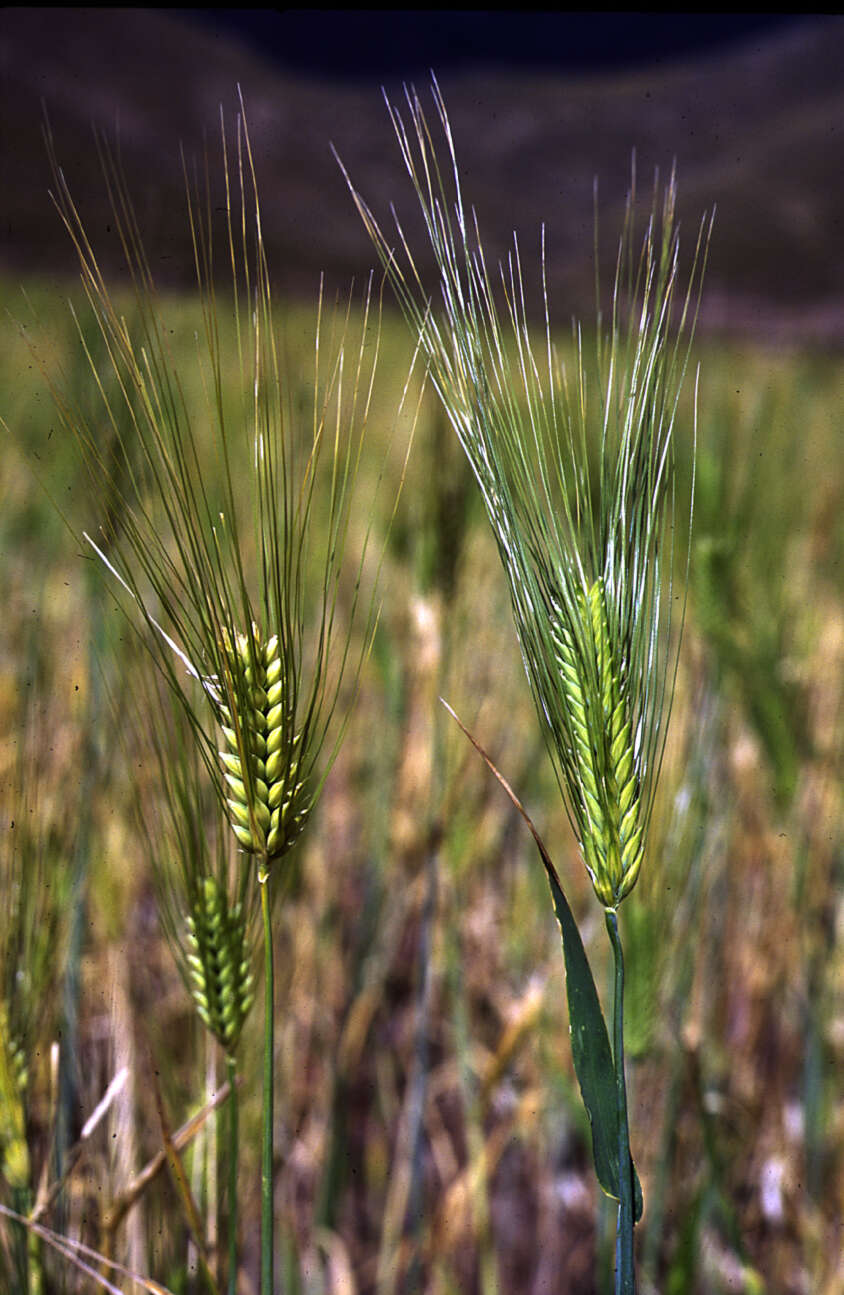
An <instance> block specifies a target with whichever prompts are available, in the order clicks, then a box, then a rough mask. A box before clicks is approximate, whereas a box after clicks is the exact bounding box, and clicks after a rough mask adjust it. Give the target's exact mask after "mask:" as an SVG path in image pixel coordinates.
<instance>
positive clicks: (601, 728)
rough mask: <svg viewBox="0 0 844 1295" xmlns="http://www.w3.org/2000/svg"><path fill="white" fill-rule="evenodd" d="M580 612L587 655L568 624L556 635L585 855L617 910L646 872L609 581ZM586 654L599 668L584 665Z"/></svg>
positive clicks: (603, 896) (598, 584)
mask: <svg viewBox="0 0 844 1295" xmlns="http://www.w3.org/2000/svg"><path fill="white" fill-rule="evenodd" d="M579 604H580V612H581V615H582V616H583V617H584V624H583V625H582V626H581V629H582V630H584V631H585V632H583V633H581V634H579V635H578V641H579V643H580V644H581V648H580V652H578V651H576V650H575V646H574V641H573V637H572V633H571V630H570V628H569V627H568V625H566V624H565V623H564V622H563V621H562V619H561V620H560V622H559V623H558V624H557V625H555V627H554V629H553V630H552V635H553V640H554V644H555V647H556V649H557V664H558V666H559V669H560V673H561V676H562V681H563V689H564V693H565V698H566V704H567V706H568V713H569V732H570V736H571V742H572V749H571V752H570V754H571V758H572V766H573V768H574V770H575V773H576V779H575V784H576V785H575V786H574V787H573V788H572V789H571V790H572V794H573V799H574V800H575V802H576V803H575V804H574V806H573V808H574V811H575V817H576V819H577V822H578V826H579V828H580V832H581V849H582V851H583V856H584V861H585V863H586V867H587V869H588V870H589V874H590V876H591V878H592V884H593V886H594V888H595V893H596V894H597V896H598V898H599V899H600V901H601V903H602V904H603V905H604V906H605V907H606V908H614V907H615V906H616V905H617V904H618V903H620V901H621V900H622V899H623V898H624V896H625V895H627V894H629V892H630V891H631V890H632V888H633V886H634V885H635V883H636V878H637V877H638V875H639V870H640V868H641V865H642V857H643V854H644V848H643V843H642V826H641V823H640V796H639V780H638V776H637V773H636V768H635V764H634V760H633V746H632V738H631V725H630V717H629V714H628V708H627V703H626V700H625V698H624V695H623V689H622V686H621V680H620V676H621V671H620V668H619V664H618V660H617V653H616V652H615V651H614V650H613V645H612V643H611V639H610V632H609V625H608V622H607V612H606V598H605V593H604V585H603V581H601V580H596V581H595V582H594V584H593V585H592V586H591V587H590V589H589V592H588V594H586V595H585V596H584V595H581V596H580V598H579ZM584 652H586V653H588V655H589V657H590V658H591V660H589V661H584V659H583V655H582V654H583V653H584ZM596 687H597V694H596Z"/></svg>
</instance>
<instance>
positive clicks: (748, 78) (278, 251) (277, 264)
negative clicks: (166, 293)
mask: <svg viewBox="0 0 844 1295" xmlns="http://www.w3.org/2000/svg"><path fill="white" fill-rule="evenodd" d="M326 21H330V16H329V15H327V16H326ZM525 21H526V22H529V21H530V18H529V17H527V18H526V19H525ZM842 68H844V20H842V19H840V18H813V19H807V20H806V22H805V24H803V25H799V26H796V27H793V28H790V29H788V30H786V31H782V32H777V33H774V34H773V35H767V36H765V37H764V39H762V40H760V39H759V38H756V39H754V40H752V41H746V42H745V43H744V44H742V45H738V46H734V47H732V48H731V49H730V50H729V51H728V52H727V53H723V52H721V53H717V54H713V53H711V52H710V53H708V54H707V55H706V56H703V57H700V58H698V59H696V60H691V61H686V62H684V63H682V64H679V65H675V66H673V67H667V66H666V65H665V63H660V64H658V65H655V66H654V68H653V69H652V70H650V71H646V72H638V73H635V74H632V75H631V74H626V73H623V74H619V73H614V74H611V75H610V74H607V75H601V76H599V77H594V76H593V77H589V78H587V77H579V78H576V77H562V76H558V77H550V76H548V75H542V76H529V75H526V74H524V73H522V72H520V73H518V74H511V75H503V74H501V73H499V72H494V73H493V72H490V71H486V72H485V71H484V70H483V69H482V68H479V69H478V70H476V71H474V72H462V73H460V74H459V75H452V76H447V77H443V79H442V84H443V89H444V92H445V95H446V99H447V102H448V105H449V112H450V115H451V119H452V123H453V126H454V131H455V136H456V140H457V145H458V149H459V152H460V156H461V159H462V169H463V173H464V179H465V183H466V187H467V191H468V192H467V196H468V197H469V198H470V199H471V200H472V201H473V202H474V203H475V204H476V205H477V208H478V210H479V212H480V213H481V219H482V225H483V229H484V233H485V241H486V243H487V250H488V251H496V252H500V251H502V250H503V249H504V248H505V247H506V245H507V241H508V238H509V235H510V231H511V230H512V229H514V228H517V229H518V230H519V233H520V239H521V243H522V248H523V251H524V254H525V257H526V259H528V255H529V253H530V254H532V253H533V252H534V249H536V248H537V247H538V237H539V234H538V231H539V227H540V224H541V223H542V222H543V221H544V222H545V224H546V226H547V231H548V247H549V258H550V267H551V287H552V300H553V303H554V305H555V307H556V311H557V312H558V313H562V314H563V315H564V316H565V315H567V314H568V313H570V312H571V311H573V310H578V311H581V310H584V309H587V310H588V308H589V304H590V300H591V283H592V272H591V265H590V261H589V253H590V249H591V246H592V218H593V217H592V211H593V204H592V184H593V177H596V176H597V177H598V181H599V186H600V194H601V215H602V228H603V230H604V232H605V233H606V234H607V236H609V235H610V233H612V232H613V231H614V230H615V229H616V228H617V223H618V216H619V212H620V207H621V203H622V201H623V195H624V189H625V186H626V184H627V181H628V178H629V174H630V159H631V154H632V151H633V150H634V149H635V150H636V155H637V165H638V174H639V183H640V187H641V188H642V189H647V188H648V187H649V185H650V181H651V177H652V174H653V169H654V167H655V166H657V165H658V166H660V167H661V169H662V170H663V172H664V171H665V170H666V169H667V168H669V167H670V165H671V163H672V160H673V159H675V158H676V161H677V166H678V171H679V178H680V195H681V213H682V215H683V216H684V219H685V223H686V228H687V230H688V237H689V238H691V235H692V231H693V228H694V225H695V223H696V221H697V218H698V216H699V213H700V212H701V211H702V210H703V209H704V208H705V207H708V206H711V204H712V203H713V202H715V203H717V206H718V218H717V226H716V236H715V240H714V244H713V249H712V257H711V265H710V272H709V276H708V281H707V291H706V302H705V307H706V310H705V318H704V321H703V322H704V324H706V325H710V326H714V327H720V328H727V329H730V330H733V331H739V332H745V331H746V332H750V333H753V334H759V335H763V336H767V337H773V338H782V339H789V338H791V339H794V340H810V339H812V338H816V339H823V340H827V341H831V342H839V341H841V340H842V339H844V258H842V257H841V255H840V243H841V234H842V213H844V141H842V128H844V73H842ZM238 82H239V83H240V84H241V85H242V87H243V91H244V95H245V98H246V103H247V109H248V113H249V118H250V125H251V130H252V135H253V140H254V143H255V146H256V155H257V159H258V163H259V173H260V180H261V185H262V193H263V203H264V208H265V223H266V226H267V228H268V231H269V238H268V241H269V243H270V249H271V255H272V259H273V266H274V271H275V274H276V277H277V279H278V280H279V281H280V283H281V284H282V285H283V286H284V287H286V288H290V289H293V290H295V291H301V292H304V293H307V294H309V295H310V294H311V293H312V292H313V291H314V288H315V284H316V282H317V277H318V274H319V271H320V270H323V269H324V270H325V271H326V272H327V273H328V275H329V278H330V281H331V282H332V284H336V286H339V285H340V284H341V283H344V282H345V281H346V279H347V278H348V277H349V276H350V275H351V274H353V273H354V274H361V273H364V272H365V271H366V269H367V268H368V267H369V266H370V265H371V262H372V255H371V251H370V248H369V246H368V244H367V241H366V238H365V236H364V234H363V231H362V229H361V228H360V226H359V224H358V222H357V218H356V216H355V214H354V211H353V209H352V205H351V202H350V200H349V198H348V196H347V194H346V192H345V189H344V186H343V182H342V179H341V177H340V175H339V173H338V170H337V167H336V164H335V162H334V159H333V158H332V156H331V153H330V151H329V141H330V140H333V141H334V143H335V144H336V146H337V148H338V151H339V152H340V154H341V155H342V157H343V159H344V161H345V162H346V165H347V166H348V168H349V170H350V172H351V173H352V175H353V176H354V177H355V180H356V182H357V183H358V184H359V186H360V188H361V190H362V191H363V192H364V193H365V194H366V195H367V196H368V198H369V199H370V201H371V204H372V205H373V207H374V208H375V209H376V211H378V212H379V213H380V214H382V215H384V216H386V215H387V212H388V204H389V202H390V201H391V200H393V199H395V200H396V202H397V203H398V205H399V208H400V210H402V212H403V213H405V214H407V213H411V211H412V206H411V201H410V195H409V193H408V189H407V186H406V183H405V180H404V176H403V173H402V170H401V163H400V160H399V157H398V153H397V150H396V148H395V145H394V142H393V140H392V137H391V132H390V128H389V124H388V122H387V119H386V113H385V111H384V106H383V103H382V101H381V98H380V96H379V94H378V92H377V90H376V89H375V87H373V88H372V89H369V88H361V86H360V85H349V84H343V85H337V84H329V83H328V82H322V83H320V82H318V81H315V80H305V79H296V78H294V77H292V76H289V75H287V74H284V73H281V72H279V71H278V70H276V69H275V68H274V67H273V66H272V65H271V64H270V63H269V62H266V61H263V60H262V59H261V58H260V57H259V56H258V55H256V54H255V53H254V52H252V51H251V50H248V49H246V48H245V47H244V46H241V45H239V44H238V43H237V42H236V41H235V40H234V39H233V38H231V37H230V36H229V35H228V34H227V33H225V32H224V30H223V29H222V28H220V29H218V30H214V29H211V28H208V27H203V26H201V25H200V24H199V22H198V21H196V20H193V19H191V18H190V17H189V16H187V15H186V11H182V12H181V15H180V16H178V17H176V16H174V15H172V14H170V13H167V12H164V11H161V10H152V9H128V10H108V9H106V10H84V9H68V10H44V9H7V10H5V12H4V13H3V16H2V24H0V132H1V133H0V230H2V243H1V244H0V264H2V266H3V267H4V268H5V269H6V270H12V271H15V272H31V271H37V270H41V271H43V272H48V273H51V274H54V273H59V274H63V273H66V272H70V271H72V269H73V258H72V256H71V255H70V254H69V249H68V244H67V240H66V239H65V237H64V235H63V233H62V231H61V229H60V228H59V226H58V222H57V219H56V217H55V214H54V212H53V210H52V208H51V205H50V203H49V200H48V198H47V192H46V191H47V189H48V187H49V170H48V167H47V163H46V158H45V151H44V146H43V143H42V140H41V118H42V108H41V102H42V100H43V102H44V104H45V105H46V108H47V111H48V113H49V117H50V121H51V123H52V127H53V130H54V133H55V137H56V143H57V149H58V153H59V156H60V158H61V160H62V164H63V166H64V167H65V169H66V172H67V174H68V177H69V179H70V181H71V185H72V189H73V192H74V193H75V194H76V195H77V196H78V201H79V203H80V206H81V207H82V208H83V210H84V211H85V212H86V213H87V214H88V219H89V221H90V224H91V228H92V230H96V229H98V231H99V235H100V238H101V239H102V242H101V243H100V244H99V246H100V250H101V252H102V254H103V256H104V257H106V258H108V256H109V250H108V232H109V231H108V219H107V214H106V207H105V205H104V204H103V201H102V196H101V195H102V186H101V183H100V180H99V163H98V159H97V154H96V150H95V147H94V143H93V137H92V131H91V127H92V125H94V126H96V127H97V129H98V130H100V131H103V132H105V133H106V134H108V135H113V133H114V131H115V129H117V130H119V138H120V147H121V151H122V157H123V162H124V166H125V169H126V172H127V174H128V176H129V181H130V188H131V190H132V192H133V194H134V195H135V200H136V204H137V208H138V215H139V221H140V225H141V228H142V229H143V230H144V232H145V235H146V237H147V238H148V240H149V244H150V249H151V253H152V259H153V263H154V265H155V267H156V270H157V273H158V274H159V275H160V276H161V277H162V278H164V279H166V280H168V281H171V282H173V283H183V282H188V281H189V276H190V256H189V247H188V244H187V240H186V229H185V222H184V220H183V219H182V210H183V197H182V180H181V172H180V165H179V160H178V145H179V142H180V141H183V142H184V144H185V147H186V150H187V152H188V154H189V155H190V156H195V155H197V154H198V153H200V154H201V150H202V140H203V133H205V134H206V135H208V137H209V139H210V145H211V157H212V173H215V172H216V171H218V169H219V168H218V166H217V157H216V147H217V145H216V140H215V138H214V133H215V123H216V121H217V119H218V112H219V105H220V103H221V102H222V103H223V104H224V106H225V108H226V111H227V113H229V114H233V112H234V111H235V105H236V91H235V86H236V84H237V83H238ZM390 88H391V89H392V90H393V91H395V92H396V93H400V87H398V86H392V87H390ZM419 89H420V90H421V91H425V87H424V86H419ZM113 251H114V256H115V263H116V257H117V249H113Z"/></svg>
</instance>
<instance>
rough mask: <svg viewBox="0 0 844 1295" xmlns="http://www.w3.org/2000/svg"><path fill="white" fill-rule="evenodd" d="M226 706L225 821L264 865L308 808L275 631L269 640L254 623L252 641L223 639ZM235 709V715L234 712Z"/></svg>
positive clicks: (287, 841)
mask: <svg viewBox="0 0 844 1295" xmlns="http://www.w3.org/2000/svg"><path fill="white" fill-rule="evenodd" d="M225 650H226V656H227V659H228V667H229V671H230V685H231V686H230V687H229V689H228V696H229V697H230V698H231V704H229V705H226V704H221V705H220V707H219V718H220V726H221V728H222V731H223V736H224V738H225V742H226V749H225V750H222V751H220V753H219V755H220V760H221V762H222V765H223V776H224V778H225V780H226V784H227V789H228V790H227V804H228V808H229V821H230V823H231V826H232V830H233V831H234V834H235V836H236V837H237V839H238V841H239V843H240V845H241V846H242V847H243V849H244V850H245V851H247V852H248V853H249V854H257V855H260V856H261V857H262V858H264V859H266V861H267V863H269V862H270V861H271V860H273V859H278V858H280V857H281V856H282V855H284V854H286V853H287V851H288V850H289V849H290V847H291V846H292V844H293V842H294V841H295V840H296V838H297V837H298V836H299V834H300V832H301V831H302V828H303V827H304V825H305V822H306V819H307V817H308V813H309V811H310V809H311V804H310V797H309V795H308V790H307V787H306V785H305V781H304V779H303V778H301V777H300V766H301V755H302V751H301V746H302V734H301V732H298V733H296V732H295V729H294V715H293V714H292V713H291V709H292V708H291V707H289V706H286V705H285V697H284V679H283V670H282V659H281V655H280V652H279V642H278V637H277V636H276V635H273V637H272V638H270V639H268V640H267V642H266V643H263V642H262V639H261V634H260V631H259V629H258V627H257V626H256V625H253V626H252V634H251V640H250V637H249V636H247V635H246V634H239V635H238V636H237V640H236V643H235V645H234V647H232V646H231V644H230V640H229V639H228V636H227V638H226V643H225ZM233 710H234V712H235V713H234V715H233V713H232V711H233Z"/></svg>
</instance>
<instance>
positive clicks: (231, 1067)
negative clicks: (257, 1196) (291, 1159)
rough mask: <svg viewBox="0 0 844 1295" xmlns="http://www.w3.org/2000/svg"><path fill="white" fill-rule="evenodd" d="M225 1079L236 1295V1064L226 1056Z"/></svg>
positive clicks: (232, 1289) (233, 1290)
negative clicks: (226, 1086)
mask: <svg viewBox="0 0 844 1295" xmlns="http://www.w3.org/2000/svg"><path fill="white" fill-rule="evenodd" d="M226 1077H227V1079H228V1081H229V1088H230V1090H231V1091H230V1092H229V1147H228V1161H229V1164H228V1169H229V1289H228V1295H237V1160H238V1127H237V1116H238V1110H237V1106H238V1102H237V1062H236V1061H235V1059H234V1057H231V1056H226Z"/></svg>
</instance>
